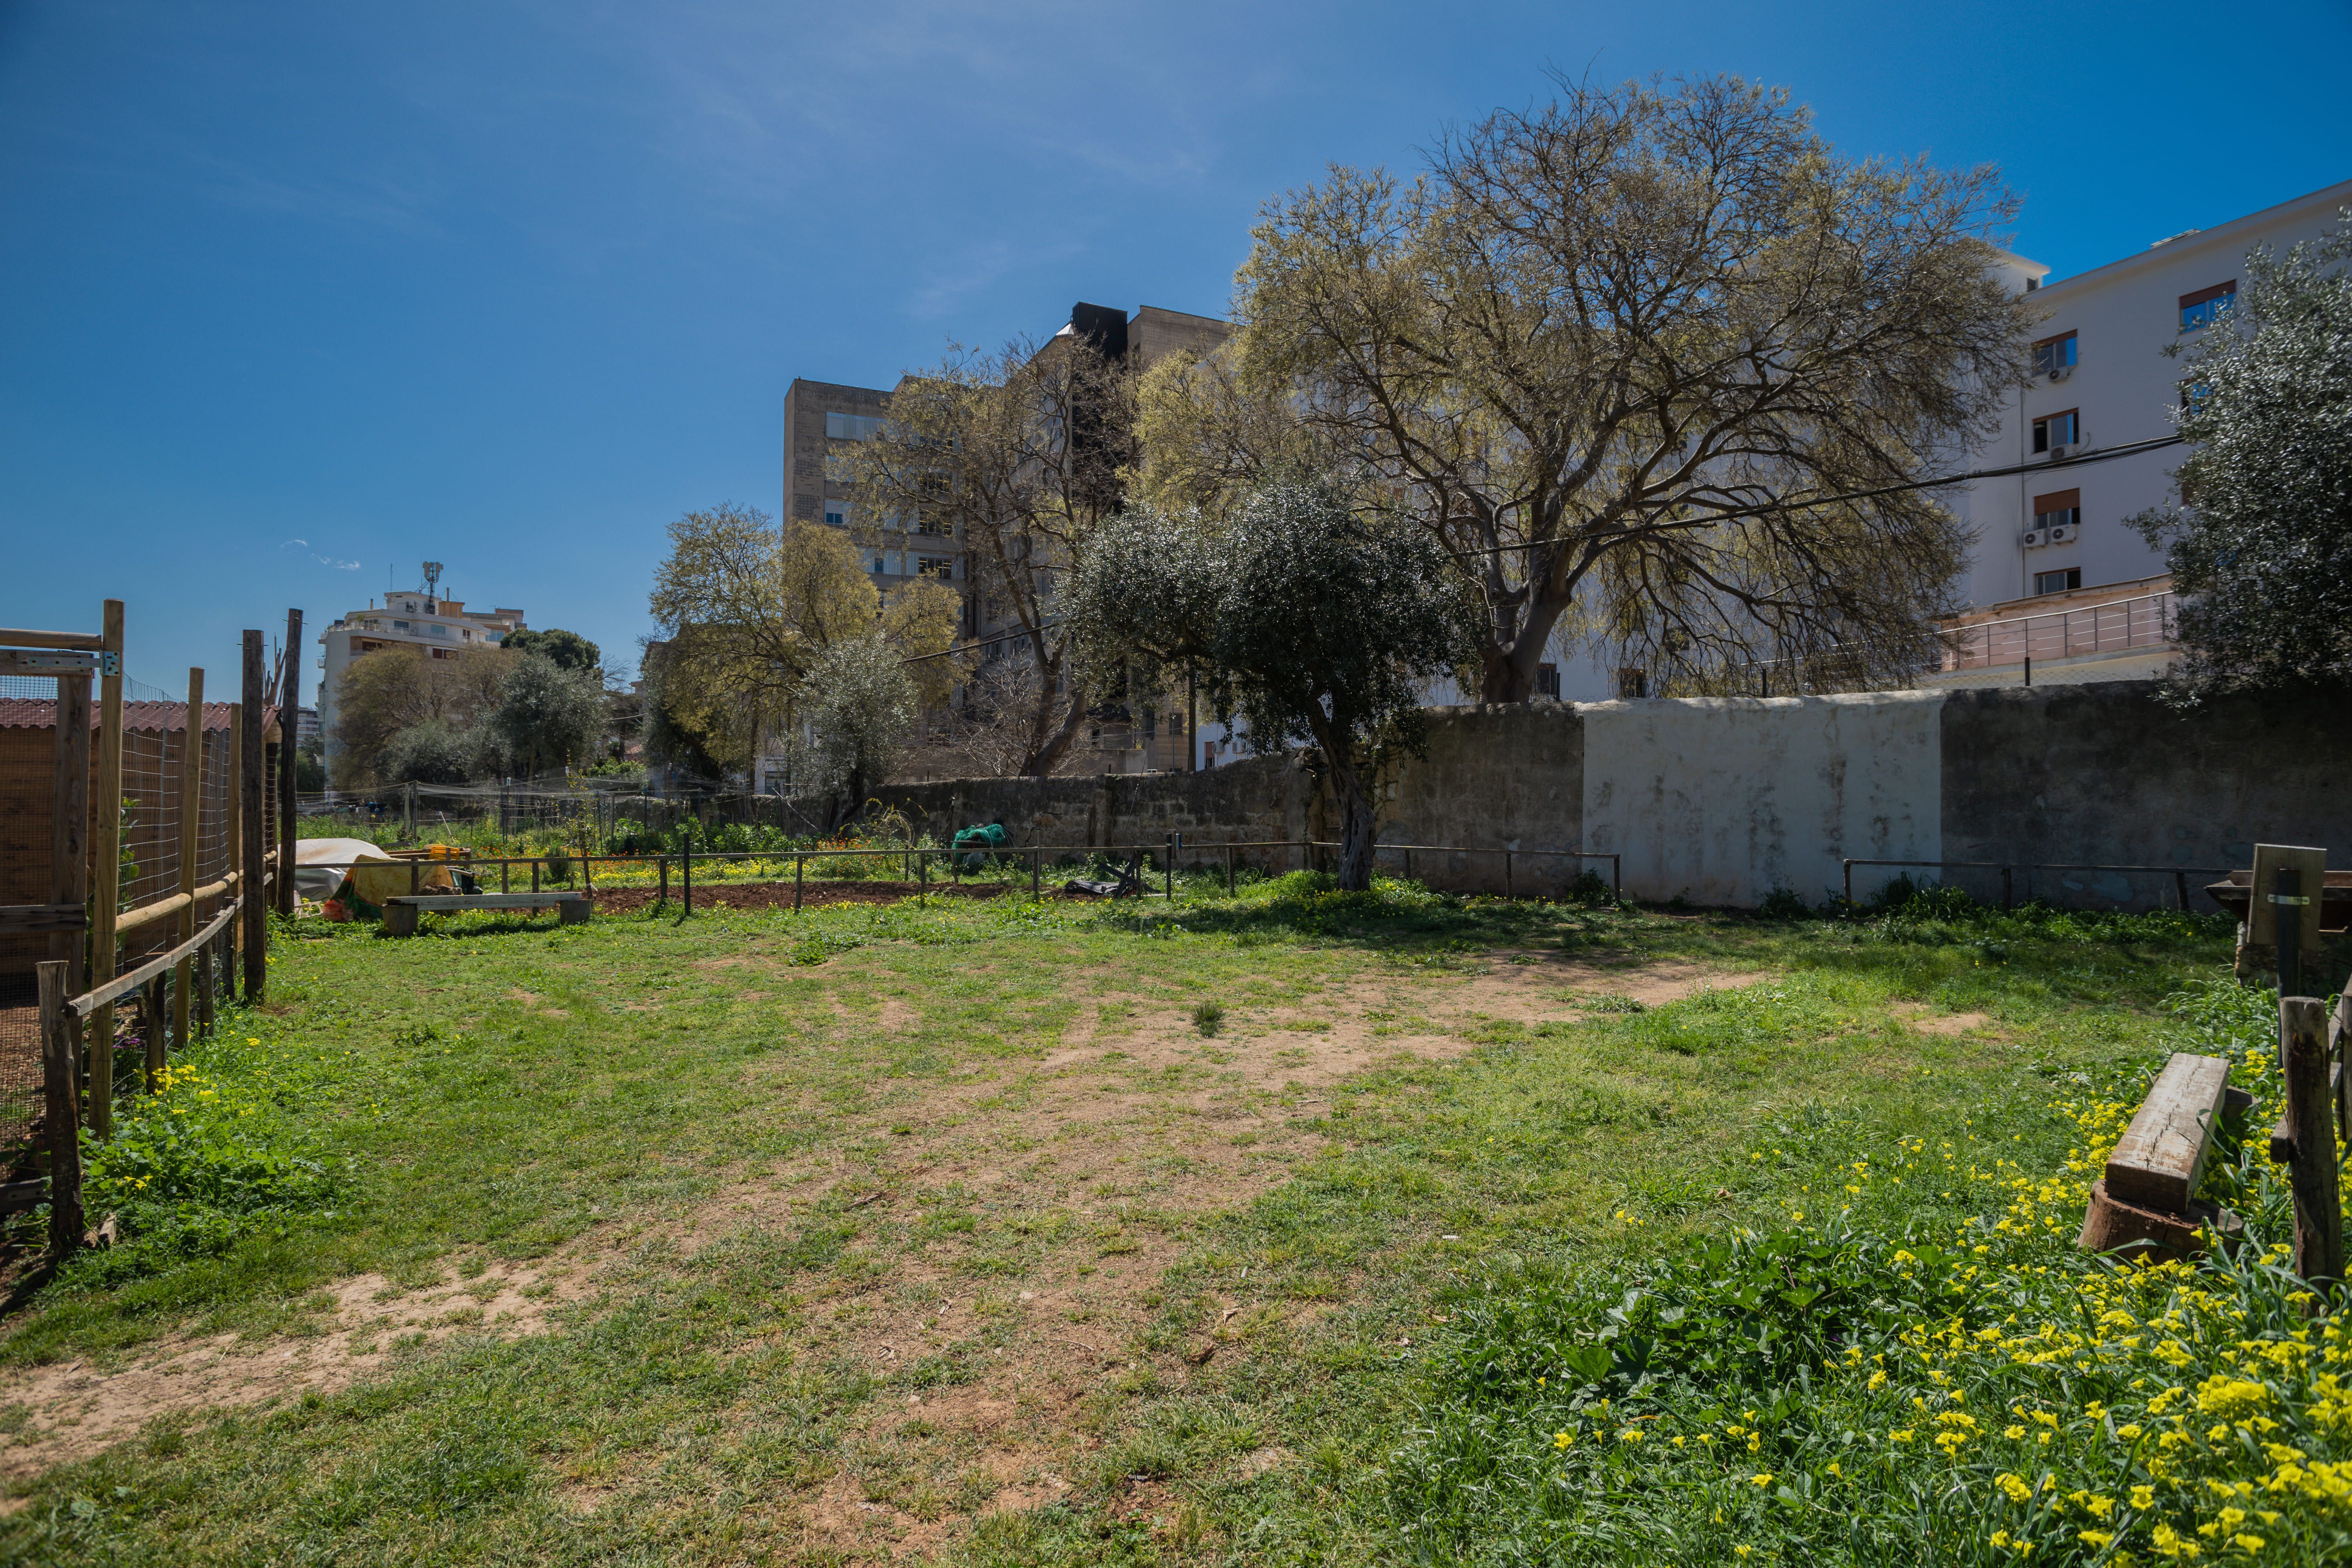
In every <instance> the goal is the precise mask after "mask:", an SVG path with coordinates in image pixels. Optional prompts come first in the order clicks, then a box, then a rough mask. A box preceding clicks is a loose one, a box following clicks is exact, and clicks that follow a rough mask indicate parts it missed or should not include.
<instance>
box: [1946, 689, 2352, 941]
mask: <svg viewBox="0 0 2352 1568" xmlns="http://www.w3.org/2000/svg"><path fill="white" fill-rule="evenodd" d="M2157 690H2158V688H2157V686H2156V684H2155V683H2154V682H2152V681H2116V682H2113V683H2111V684H2108V685H2104V686H2069V687H2053V688H2047V689H2045V688H2042V687H2033V688H2030V689H2021V688H2010V689H2004V690H1998V691H1957V692H1953V693H1951V694H1950V696H1949V697H1948V700H1947V701H1946V703H1945V707H1944V711H1943V721H1942V726H1941V735H1940V737H1939V740H1940V742H1941V746H1940V749H1941V753H1942V772H1943V802H1944V804H1943V841H1944V848H1943V853H1945V854H1947V855H1949V856H1951V857H1952V858H1954V859H1956V860H1996V859H2010V860H2041V861H2052V862H2059V863H2075V864H2095V865H2130V866H2171V867H2179V868H2184V869H2186V868H2216V867H2232V866H2250V865H2252V863H2253V852H2254V845H2255V844H2256V843H2257V842H2262V843H2270V844H2316V845H2324V846H2326V848H2327V851H2328V862H2329V864H2331V865H2335V866H2352V796H2348V795H2347V789H2346V786H2345V783H2344V780H2343V777H2342V772H2341V769H2340V768H2339V766H2338V765H2337V762H2336V755H2335V753H2334V752H2333V749H2332V748H2330V747H2328V746H2327V745H2326V744H2325V743H2324V742H2323V741H2322V738H2321V736H2320V735H2319V733H2318V731H2317V729H2316V726H2315V721H2314V715H2313V714H2312V713H2311V712H2310V710H2308V708H2307V707H2306V708H2305V709H2303V710H2296V709H2294V708H2293V707H2291V706H2290V705H2289V704H2286V703H2284V702H2280V701H2277V700H2265V699H2259V698H2237V699H2231V700H2226V701H2214V702H2208V703H2205V704H2203V705H2202V706H2200V707H2199V708H2197V709H2194V710H2189V711H2187V712H2183V711H2182V710H2179V709H2176V708H2172V707H2169V706H2168V705H2166V704H2165V703H2163V702H2161V701H2159V700H2158V699H2157V695H2156V693H2157ZM2017 876H2018V884H2017V894H2018V896H2019V897H2020V898H2023V897H2025V896H2027V893H2028V891H2029V888H2028V884H2027V881H2026V880H2025V876H2024V873H2018V874H2017ZM1950 879H1951V880H1954V881H1960V882H1962V883H1963V884H1964V885H1967V886H1969V887H1972V888H1975V889H1979V891H1981V892H1983V893H1986V894H1991V893H1997V892H1998V890H1999V882H1998V879H1997V877H1993V876H1991V875H1989V874H1977V875H1974V876H1969V875H1968V874H1965V873H1961V872H1958V871H1955V872H1953V873H1951V874H1950ZM2207 880H2210V878H2206V877H2202V876H2198V877H2191V878H2190V879H2189V884H2190V887H2191V889H2192V893H2193V889H2196V888H2197V887H2200V886H2201V885H2202V883H2203V882H2205V881H2207ZM2031 890H2032V892H2033V893H2035V894H2038V895H2039V896H2041V897H2043V898H2047V899H2050V900H2053V901H2056V902H2062V903H2066V904H2070V905H2077V904H2078V905H2084V906H2088V907H2092V908H2101V909H2106V908H2117V907H2121V908H2129V909H2146V908H2151V907H2167V906H2169V905H2170V904H2171V903H2172V901H2173V899H2174V896H2175V884H2174V879H2172V878H2171V877H2170V876H2168V875H2165V874H2162V873H2158V874H2144V873H2143V874H2137V875H2126V874H2122V873H2117V872H2043V873H2038V874H2037V876H2036V879H2035V880H2034V881H2033V882H2032V888H2031ZM2190 907H2191V908H2194V909H2210V908H2211V907H2212V906H2211V905H2210V904H2209V903H2207V902H2206V901H2205V900H2202V899H2193V900H2192V903H2191V906H2190Z"/></svg>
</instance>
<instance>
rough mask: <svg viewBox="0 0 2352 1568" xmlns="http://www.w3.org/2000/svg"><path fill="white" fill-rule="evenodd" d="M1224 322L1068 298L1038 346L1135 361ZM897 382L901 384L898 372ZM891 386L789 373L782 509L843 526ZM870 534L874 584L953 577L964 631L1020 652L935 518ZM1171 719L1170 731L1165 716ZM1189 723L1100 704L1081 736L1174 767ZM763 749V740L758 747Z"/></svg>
mask: <svg viewBox="0 0 2352 1568" xmlns="http://www.w3.org/2000/svg"><path fill="white" fill-rule="evenodd" d="M1228 331H1231V328H1230V326H1229V325H1228V324H1227V323H1226V322H1224V321H1220V320H1218V319H1217V318H1215V317H1213V316H1196V315H1192V314H1191V313H1189V312H1186V311H1182V310H1165V309H1162V308H1161V307H1160V306H1156V305H1146V306H1143V307H1142V308H1140V309H1139V310H1137V311H1136V312H1135V313H1134V314H1133V315H1129V313H1128V312H1127V311H1125V310H1120V309H1118V308H1117V307H1115V306H1108V305H1092V304H1087V303H1085V302H1080V303H1078V304H1076V305H1074V306H1072V307H1071V310H1070V318H1069V321H1067V322H1066V324H1065V325H1064V326H1063V327H1061V328H1060V330H1059V331H1056V332H1055V334H1054V337H1053V338H1052V339H1049V340H1047V343H1046V345H1045V348H1044V349H1043V350H1041V352H1045V353H1050V352H1051V351H1052V345H1053V344H1054V343H1055V342H1059V341H1061V340H1064V339H1067V338H1074V337H1076V338H1085V339H1087V340H1089V341H1091V342H1094V343H1095V344H1096V345H1097V347H1098V348H1100V349H1101V350H1102V351H1103V352H1104V353H1107V354H1108V355H1110V356H1112V357H1113V358H1123V359H1125V360H1127V361H1128V362H1129V363H1132V364H1133V365H1135V366H1136V367H1137V368H1138V369H1142V368H1145V367H1148V366H1150V364H1152V363H1156V362H1157V361H1159V360H1160V359H1161V358H1163V357H1164V356H1166V355H1168V354H1171V353H1181V352H1185V351H1188V350H1189V351H1191V352H1193V353H1207V352H1208V351H1209V350H1211V349H1213V348H1215V347H1216V346H1217V344H1219V343H1221V342H1223V341H1224V338H1225V335H1226V333H1227V332H1228ZM898 384H899V385H904V384H905V378H903V377H902V378H901V379H900V381H899V383H898ZM889 405H890V393H889V392H888V391H885V390H883V389H882V388H879V387H867V386H855V385H850V384H845V383H840V382H823V381H809V380H805V379H802V378H797V377H796V378H795V379H794V380H793V384H792V385H791V386H790V387H789V388H788V389H787V390H786V391H785V394H784V510H785V512H786V514H787V515H788V516H790V517H793V518H794V519H797V520H801V521H811V522H824V523H826V524H829V525H831V526H832V527H835V528H847V527H848V526H849V525H850V523H851V521H852V518H851V516H850V503H849V500H848V498H847V497H846V495H845V493H844V492H845V488H846V487H845V485H843V483H842V482H841V479H840V473H841V468H842V458H843V457H844V455H845V453H846V452H847V451H848V450H849V449H850V443H853V442H856V441H864V440H871V439H873V438H874V437H875V436H876V435H877V434H878V433H879V432H880V430H881V428H882V425H883V422H884V421H885V420H886V419H887V417H888V415H889ZM876 539H877V535H874V534H869V535H867V540H866V543H865V545H864V547H863V552H864V558H865V562H866V568H867V570H869V571H870V572H872V573H873V574H874V583H875V585H876V586H877V587H878V588H882V589H884V590H885V591H887V590H888V589H890V588H892V587H895V586H897V585H898V584H902V583H905V582H908V581H909V580H911V579H913V578H915V577H917V576H922V575H928V576H931V577H936V578H938V579H940V580H941V581H943V582H946V583H948V584H951V585H952V586H953V587H954V588H955V589H956V591H957V593H958V594H959V595H961V597H962V600H963V633H964V639H965V640H967V641H971V642H980V643H982V644H984V645H985V647H984V653H995V654H997V655H998V656H1000V657H1018V654H1017V652H1016V651H1015V650H1014V649H1013V648H1012V647H1010V646H1008V645H1005V644H1003V643H999V642H996V641H992V640H991V639H994V638H998V637H1002V636H1003V634H1004V632H1005V631H1006V630H1007V629H1009V628H1012V627H1013V626H1015V625H1016V624H1017V623H1016V622H1015V620H1014V617H1013V615H1012V614H1011V611H1010V605H1009V604H1008V603H1007V602H1006V600H1005V599H1004V598H1003V595H995V594H991V593H990V592H988V591H987V585H986V584H974V582H973V580H972V574H971V565H970V563H969V560H968V545H967V542H966V541H964V540H962V539H961V538H958V537H957V536H956V534H955V532H954V530H953V527H952V525H951V524H950V523H948V522H946V521H942V520H939V519H934V518H929V517H924V516H920V515H919V516H917V517H915V518H913V519H911V520H909V526H908V527H907V528H906V529H905V530H904V531H895V530H894V531H883V532H881V533H879V534H878V540H879V542H876ZM1171 724H1172V725H1173V726H1174V729H1173V731H1172V732H1171ZM1189 730H1190V727H1189V726H1188V725H1186V724H1184V723H1183V721H1181V718H1180V717H1178V716H1177V715H1175V714H1173V713H1171V714H1169V715H1167V716H1166V717H1164V718H1163V717H1162V716H1161V715H1160V714H1159V713H1158V712H1157V711H1156V710H1155V711H1151V712H1149V713H1147V712H1145V711H1143V710H1137V711H1135V712H1132V713H1130V712H1127V711H1126V710H1120V711H1118V712H1117V713H1107V714H1106V715H1105V716H1104V720H1103V721H1102V722H1101V723H1097V724H1090V725H1089V726H1088V727H1087V739H1086V741H1085V742H1083V743H1084V744H1086V745H1087V747H1088V749H1090V750H1093V751H1097V752H1100V753H1101V755H1102V759H1103V761H1102V770H1101V771H1105V772H1114V773H1116V772H1121V771H1129V772H1145V771H1150V770H1151V769H1153V768H1166V767H1171V766H1176V767H1181V766H1184V765H1186V763H1187V761H1188V759H1187V757H1185V756H1183V755H1180V754H1179V752H1181V742H1178V741H1176V740H1175V739H1174V736H1175V735H1183V736H1185V737H1186V738H1187V739H1188V740H1189ZM766 749H767V748H766V747H764V746H763V748H762V750H763V751H764V750H766ZM778 766H779V764H778V763H776V762H775V760H774V759H763V760H762V762H761V764H760V765H759V767H758V769H757V770H756V772H757V773H758V774H759V776H760V777H761V778H762V779H763V780H764V779H765V778H767V777H768V776H769V775H770V774H771V773H774V772H776V771H777V770H778Z"/></svg>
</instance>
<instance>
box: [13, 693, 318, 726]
mask: <svg viewBox="0 0 2352 1568" xmlns="http://www.w3.org/2000/svg"><path fill="white" fill-rule="evenodd" d="M229 706H230V705H229V704H228V703H226V702H207V703H205V729H206V730H207V731H211V730H226V729H227V728H228V710H229ZM57 722H58V700H57V699H56V698H54V697H0V730H53V729H55V728H56V727H57ZM277 722H278V709H277V706H276V705H275V704H272V705H271V706H269V707H268V708H265V709H263V710H262V713H261V727H262V728H263V729H265V730H267V729H268V728H269V727H270V726H271V725H273V724H275V723H277ZM89 724H90V728H91V729H93V730H95V729H96V728H98V704H97V703H96V702H92V703H91V704H90V705H89ZM122 727H123V728H124V729H125V730H139V731H170V730H184V729H186V728H187V727H188V705H187V704H186V703H184V702H125V703H124V704H123V705H122Z"/></svg>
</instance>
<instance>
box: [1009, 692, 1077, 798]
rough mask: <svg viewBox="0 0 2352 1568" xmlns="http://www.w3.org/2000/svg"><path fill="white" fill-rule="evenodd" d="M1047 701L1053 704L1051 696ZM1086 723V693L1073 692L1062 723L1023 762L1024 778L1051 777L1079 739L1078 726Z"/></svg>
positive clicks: (1022, 772)
mask: <svg viewBox="0 0 2352 1568" xmlns="http://www.w3.org/2000/svg"><path fill="white" fill-rule="evenodd" d="M1052 700H1053V699H1052V697H1051V696H1050V695H1049V696H1047V697H1046V698H1045V701H1047V702H1051V701H1052ZM1086 721H1087V698H1086V693H1084V692H1083V691H1076V690H1073V691H1072V692H1071V693H1070V707H1069V711H1067V712H1066V713H1065V714H1063V715H1062V721H1061V723H1060V724H1058V725H1056V726H1055V729H1054V732H1053V733H1052V734H1050V735H1048V736H1046V737H1045V742H1044V743H1042V744H1040V745H1038V746H1037V747H1035V748H1034V750H1032V751H1031V752H1030V753H1029V755H1028V757H1027V758H1026V759H1024V761H1023V763H1022V764H1021V774H1022V776H1023V777H1024V778H1033V779H1042V778H1049V777H1051V776H1052V775H1053V772H1054V769H1055V767H1056V766H1058V765H1059V764H1060V763H1061V761H1062V759H1063V758H1064V757H1065V756H1067V755H1068V754H1069V751H1070V742H1072V741H1074V740H1076V738H1077V734H1078V726H1079V725H1081V724H1084V723H1085V722H1086ZM1033 732H1034V731H1033Z"/></svg>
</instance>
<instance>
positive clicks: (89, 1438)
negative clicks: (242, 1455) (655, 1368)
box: [0, 1263, 586, 1509]
mask: <svg viewBox="0 0 2352 1568" xmlns="http://www.w3.org/2000/svg"><path fill="white" fill-rule="evenodd" d="M585 1289H586V1283H585V1280H584V1279H583V1277H582V1276H580V1275H579V1274H577V1273H574V1272H571V1271H568V1270H567V1269H565V1268H564V1267H563V1266H562V1265H561V1264H541V1265H539V1266H535V1267H534V1266H520V1267H514V1268H509V1267H506V1266H504V1265H501V1264H495V1263H494V1264H491V1265H490V1266H488V1268H485V1269H483V1270H482V1272H481V1273H480V1274H479V1275H478V1276H476V1277H475V1278H473V1279H457V1280H444V1281H443V1282H442V1283H440V1284H437V1285H433V1286H428V1287H425V1288H423V1289H402V1288H401V1287H399V1286H396V1285H394V1284H393V1283H392V1282H391V1281H389V1280H387V1279H385V1278H384V1277H383V1275H381V1274H362V1275H359V1276H356V1277H355V1278H352V1279H346V1280H344V1281H343V1282H342V1283H341V1284H340V1285H338V1286H336V1287H335V1288H334V1289H332V1290H331V1291H328V1292H322V1293H321V1294H322V1298H323V1299H322V1300H320V1302H319V1307H320V1310H319V1311H318V1313H317V1314H316V1315H315V1316H314V1318H313V1319H312V1324H313V1327H314V1330H315V1331H312V1332H309V1333H304V1334H301V1335H298V1336H283V1335H279V1336H271V1337H268V1338H265V1339H261V1340H257V1341H246V1340H242V1339H240V1338H239V1337H238V1336H237V1335H236V1334H216V1335H213V1336H211V1337H208V1338H201V1339H199V1338H194V1337H189V1336H177V1337H173V1338H169V1339H163V1340H158V1341H155V1342H152V1343H149V1344H146V1345H142V1346H141V1347H140V1348H139V1350H138V1351H137V1352H134V1353H133V1354H132V1355H131V1356H130V1357H129V1358H128V1359H126V1360H125V1361H123V1362H122V1363H119V1364H110V1365H104V1366H100V1365H94V1364H92V1363H88V1362H84V1361H70V1362H64V1363H58V1364H56V1365H51V1366H37V1367H30V1368H26V1369H22V1370H10V1371H8V1372H6V1373H0V1411H5V1412H7V1413H9V1415H12V1416H17V1417H21V1422H20V1424H19V1425H17V1427H16V1431H15V1433H14V1434H13V1435H12V1436H5V1437H0V1476H5V1477H7V1478H9V1479H18V1478H21V1477H26V1476H30V1475H35V1474H37V1473H38V1472H40V1471H42V1470H46V1469H48V1468H50V1467H52V1466H55V1465H60V1464H65V1463H67V1462H68V1461H70V1460H74V1459H80V1458H88V1457H89V1456H90V1455H92V1454H95V1453H97V1452H99V1451H100V1449H103V1448H106V1447H110V1446H111V1445H112V1444H115V1443H118V1442H120V1441H121V1440H122V1439H123V1438H125V1437H129V1436H132V1435H134V1434H135V1433H137V1432H138V1431H139V1430H140V1429H141V1428H142V1427H143V1426H146V1425H147V1424H148V1423H149V1422H151V1421H152V1420H154V1419H156V1418H157V1417H159V1416H168V1415H186V1414H190V1413H194V1412H196V1411H203V1410H226V1409H236V1408H241V1407H245V1406H249V1405H268V1404H275V1403H278V1402H280V1401H283V1400H285V1399H288V1398H289V1397H299V1395H301V1394H305V1393H308V1392H312V1391H316V1392H319V1393H322V1394H323V1393H331V1392H332V1391H334V1390H336V1389H340V1388H343V1387H347V1386H348V1385H350V1384H352V1383H355V1382H357V1381H359V1380H360V1379H362V1378H363V1377H365V1376H367V1375H368V1374H369V1373H373V1372H374V1371H376V1370H377V1369H379V1368H381V1367H383V1365H384V1364H385V1363H387V1362H389V1361H390V1360H391V1359H392V1357H393V1356H394V1355H395V1354H397V1353H400V1352H402V1351H404V1350H405V1349H406V1348H408V1347H410V1346H415V1345H426V1344H433V1343H436V1342H440V1341H442V1340H446V1339H447V1338H449V1337H450V1336H451V1335H453V1334H459V1333H476V1334H490V1335H495V1336H499V1337H508V1336H515V1335H522V1334H535V1333H540V1332H542V1331H545V1329H546V1327H547V1318H548V1313H549V1311H550V1310H551V1309H552V1308H554V1307H555V1306H557V1305H559V1304H561V1303H562V1302H564V1301H567V1300H572V1299H575V1298H576V1297H578V1296H580V1295H581V1294H583V1292H584V1290H585ZM22 1502H23V1500H21V1499H17V1500H10V1501H5V1502H0V1509H9V1508H14V1507H20V1506H22Z"/></svg>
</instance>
